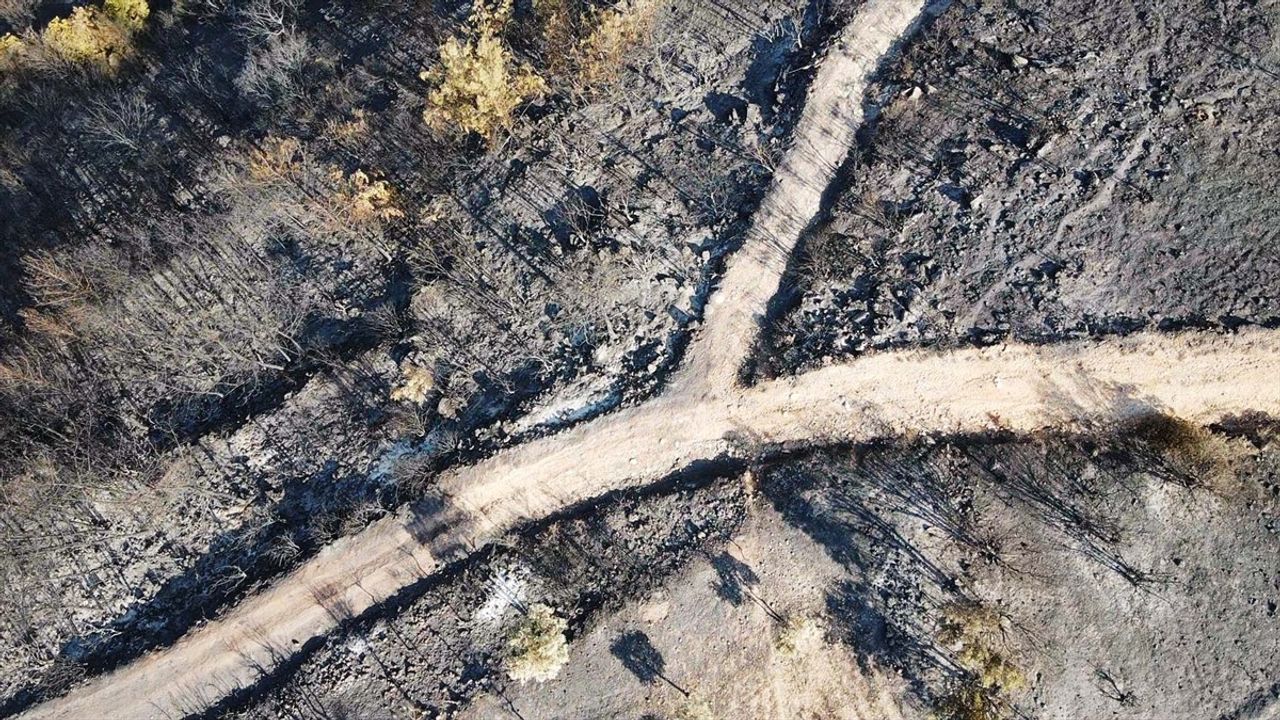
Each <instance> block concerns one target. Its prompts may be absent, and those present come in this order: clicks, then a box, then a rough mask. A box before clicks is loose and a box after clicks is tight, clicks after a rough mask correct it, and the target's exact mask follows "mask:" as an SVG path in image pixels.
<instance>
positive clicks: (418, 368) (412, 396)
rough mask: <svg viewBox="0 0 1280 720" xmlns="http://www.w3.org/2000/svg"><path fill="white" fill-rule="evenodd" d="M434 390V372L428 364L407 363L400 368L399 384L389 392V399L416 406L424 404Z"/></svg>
mask: <svg viewBox="0 0 1280 720" xmlns="http://www.w3.org/2000/svg"><path fill="white" fill-rule="evenodd" d="M435 388H436V377H435V371H434V370H433V369H432V368H431V367H430V365H429V364H428V365H419V364H417V363H413V362H407V363H404V364H403V365H401V366H400V382H399V383H398V384H397V385H396V387H395V389H393V390H392V391H391V399H392V400H395V401H396V402H407V403H412V404H418V403H422V402H425V401H426V399H427V397H428V396H429V395H430V394H431V391H433V390H435Z"/></svg>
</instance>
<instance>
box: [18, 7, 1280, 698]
mask: <svg viewBox="0 0 1280 720" xmlns="http://www.w3.org/2000/svg"><path fill="white" fill-rule="evenodd" d="M920 12H921V3H920V2H915V1H909V0H871V2H869V3H867V4H866V5H864V6H863V8H862V10H861V11H860V13H859V15H858V16H857V17H856V18H855V19H854V20H853V22H852V23H851V24H850V26H849V28H848V29H847V30H846V31H845V33H844V35H843V37H842V39H841V40H840V41H839V42H838V43H837V45H836V46H835V47H834V48H833V49H832V50H831V52H830V54H829V56H828V58H827V59H826V61H825V62H824V64H823V66H822V68H821V69H820V70H819V73H818V76H817V78H816V79H815V81H814V86H813V88H812V89H811V91H810V102H809V103H808V104H807V105H806V107H805V110H804V115H803V117H802V119H801V121H800V123H799V125H798V130H797V136H796V140H795V146H794V148H793V151H792V153H791V155H790V156H789V157H788V159H787V161H786V162H784V163H783V167H782V168H780V170H779V177H778V180H777V181H776V182H775V184H774V186H773V187H772V188H771V190H770V193H769V195H768V196H767V197H766V199H765V201H764V203H763V204H762V206H761V210H760V215H759V216H758V218H757V223H756V224H757V227H756V229H755V230H753V232H752V234H751V235H750V236H749V237H748V239H747V242H746V244H745V245H744V247H743V249H742V250H741V251H740V253H739V254H738V255H736V256H735V258H734V260H733V261H732V262H731V263H730V266H729V268H728V270H727V272H726V274H725V277H724V279H723V281H722V283H721V287H720V289H719V292H718V293H717V294H716V296H715V297H716V300H715V301H713V303H712V304H711V305H710V306H709V307H708V311H707V317H706V323H705V326H704V328H703V330H702V332H701V334H700V336H699V337H698V338H697V339H696V340H695V342H694V343H693V345H692V347H691V349H690V353H691V354H690V359H689V362H688V364H687V365H686V367H685V368H684V369H683V370H681V371H680V373H679V374H678V375H677V377H676V378H675V380H674V382H673V384H672V387H671V388H669V390H668V392H667V393H666V394H664V395H663V396H661V397H659V398H656V399H654V400H652V401H650V402H648V403H646V404H644V405H641V406H638V407H635V408H629V409H626V410H623V411H620V412H617V413H614V414H612V415H607V416H605V417H602V418H599V419H597V420H594V421H592V422H588V423H585V424H583V425H580V426H578V427H576V428H573V429H570V430H568V431H566V432H563V433H560V434H557V435H554V436H551V437H548V438H544V439H541V440H538V441H535V442H532V443H529V444H527V445H523V446H520V447H517V448H514V449H511V450H509V451H506V452H503V453H500V454H499V455H497V456H495V457H493V458H491V459H489V460H486V461H484V462H481V463H478V464H476V465H474V466H470V467H465V468H459V469H456V470H454V471H451V472H449V473H447V474H445V475H444V476H443V477H441V478H440V480H439V495H438V497H436V498H434V499H433V500H431V501H424V502H422V503H419V504H418V505H417V506H415V507H413V508H406V509H404V510H402V511H401V512H400V513H399V514H398V515H397V516H395V517H390V518H386V519H383V520H381V521H378V522H376V523H374V524H373V525H371V526H370V527H369V528H367V529H366V530H365V531H363V532H361V533H359V534H358V535H355V536H352V537H349V538H345V539H342V540H339V541H337V542H335V543H333V544H332V545H331V546H329V547H327V548H326V549H325V550H323V551H322V552H321V553H319V554H318V555H317V556H316V557H315V558H313V559H312V560H311V561H309V562H307V563H306V564H305V565H303V566H302V567H300V568H299V569H298V570H296V571H295V572H293V573H291V574H289V575H288V576H286V577H284V578H282V579H280V580H279V582H277V583H276V584H275V585H274V586H272V587H271V588H268V589H266V590H264V591H263V592H261V593H259V594H258V595H256V596H254V597H251V598H249V599H247V600H245V601H244V602H243V603H241V604H240V605H238V606H236V607H235V608H232V609H231V610H230V611H229V612H228V613H227V614H226V615H225V616H224V617H223V618H221V619H219V620H217V621H214V622H211V623H209V624H208V625H206V626H204V627H202V628H200V629H198V630H195V631H193V632H191V633H189V634H188V635H187V636H185V637H184V638H182V639H181V640H179V641H178V642H177V643H175V644H174V645H173V646H171V647H168V648H165V649H162V650H159V651H156V652H154V653H151V654H149V655H146V656H144V657H142V658H139V659H138V660H137V661H135V662H134V663H132V664H130V665H128V666H125V667H123V668H121V669H119V670H117V671H115V672H113V673H109V674H106V675H103V676H100V677H97V678H95V679H93V680H91V681H89V682H88V683H86V684H85V685H83V686H81V687H80V688H78V689H76V690H74V691H73V692H71V693H70V694H68V695H67V696H66V697H63V698H60V699H57V700H53V701H51V702H49V703H46V704H44V705H41V706H37V707H35V708H33V709H31V710H30V711H29V712H28V713H27V716H29V717H32V718H86V717H112V718H153V717H157V718H158V717H175V716H181V715H185V714H189V713H195V712H199V711H202V710H204V709H207V708H208V707H210V706H212V705H213V704H215V703H216V702H217V701H218V700H220V699H221V698H223V697H225V696H226V695H227V694H228V693H231V692H233V691H235V690H239V689H243V688H246V687H250V686H252V684H253V683H255V682H257V681H258V680H259V679H260V678H261V677H262V676H263V675H264V674H266V673H269V672H270V671H272V670H273V669H275V668H277V667H278V666H279V665H280V664H281V663H282V662H283V661H285V660H286V659H288V658H290V657H291V656H293V655H295V654H296V653H298V652H299V651H300V650H301V649H302V647H303V646H304V645H305V644H307V643H308V642H309V641H312V640H314V639H316V638H318V637H321V636H323V635H325V634H327V633H329V632H330V631H332V630H333V629H334V628H336V627H337V626H338V625H339V624H340V623H341V622H343V621H344V620H346V619H348V618H350V617H352V616H356V615H359V614H361V613H363V612H365V611H367V610H369V609H370V608H372V607H375V606H376V605H378V604H380V603H383V602H385V601H387V600H388V599H390V598H393V597H394V596H396V594H397V593H399V592H401V591H403V590H405V589H406V588H407V587H409V586H410V585H412V584H414V583H415V582H417V581H419V580H421V579H423V578H426V577H429V576H430V575H431V574H433V573H434V572H436V571H437V570H438V569H440V568H441V566H442V565H443V564H446V563H449V562H453V561H456V560H458V559H461V558H463V557H465V556H467V555H468V554H470V553H471V552H473V551H474V550H475V549H476V548H477V547H479V546H481V545H484V544H486V543H490V542H493V541H495V540H498V539H500V538H501V537H502V536H503V535H505V534H507V533H509V532H510V531H511V530H512V529H514V528H516V527H518V526H520V525H523V524H526V523H529V522H533V521H537V520H540V519H544V518H546V517H548V516H550V515H553V514H555V513H557V512H560V511H564V510H566V509H569V508H572V507H574V506H576V505H579V504H581V503H584V502H587V501H589V500H592V499H594V498H599V497H600V496H602V495H605V494H607V493H610V492H613V491H617V490H623V489H627V488H635V487H641V486H644V485H647V484H649V483H651V482H653V481H655V480H658V479H660V478H662V477H664V476H667V475H669V474H670V473H672V472H673V471H675V470H678V469H680V468H682V467H685V466H687V465H688V464H689V463H691V462H693V461H696V460H699V459H708V458H715V457H723V456H746V455H749V454H755V453H757V452H759V451H760V450H761V449H764V448H767V447H769V446H771V445H776V444H799V443H804V444H819V443H824V442H830V441H833V440H834V441H855V442H856V441H865V440H874V439H877V438H883V437H887V436H891V435H895V434H898V433H900V432H902V431H904V430H914V431H919V432H977V431H984V430H990V429H993V428H1003V429H1010V430H1016V431H1031V430H1036V429H1040V428H1044V427H1049V426H1054V425H1059V424H1061V423H1063V422H1068V421H1075V420H1092V419H1098V420H1107V419H1114V418H1121V419H1123V418H1125V417H1130V416H1133V415H1137V414H1141V413H1149V412H1152V411H1154V410H1158V411H1169V412H1173V413H1176V414H1178V415H1181V416H1183V417H1187V418H1190V419H1194V420H1200V421H1206V420H1211V419H1216V418H1218V417H1221V416H1224V415H1228V414H1233V413H1240V412H1243V411H1246V410H1264V411H1269V412H1280V383H1276V382H1275V378H1277V377H1280V333H1276V332H1267V331H1251V332H1244V333H1239V334H1235V335H1230V336H1219V335H1213V334H1208V333H1200V334H1196V333H1192V334H1182V335H1140V336H1136V337H1132V338H1128V339H1123V340H1111V341H1105V342H1091V343H1076V344H1067V345H1060V346H1048V347H1028V346H1018V345H1015V346H1007V347H998V348H987V349H971V350H960V351H954V352H949V353H936V352H934V353H927V352H909V353H894V354H886V355H880V356H872V357H868V358H863V359H860V360H858V361H856V362H854V363H852V364H850V365H846V366H841V367H832V368H827V369H823V370H818V371H815V372H812V373H808V374H806V375H802V376H800V377H797V378H787V379H782V380H777V381H773V382H769V383H765V384H762V385H759V386H756V387H754V388H751V389H741V388H737V387H735V385H734V378H735V377H736V375H737V370H738V366H739V364H740V363H741V362H742V361H743V360H744V359H745V358H746V357H747V354H748V352H749V350H750V347H751V345H752V343H753V342H754V339H755V336H756V334H757V332H758V330H759V317H760V316H761V315H762V313H763V310H764V307H765V305H766V303H767V302H768V301H769V299H770V298H771V297H772V295H773V294H774V292H775V291H776V289H777V286H778V283H779V281H780V279H781V276H782V273H783V271H784V269H785V266H786V262H787V257H788V255H789V254H790V251H791V249H792V248H793V247H794V245H795V243H796V242H797V241H798V239H799V236H800V234H801V233H802V232H803V230H804V228H805V227H806V226H807V225H808V223H809V222H810V220H811V219H812V217H813V215H814V213H816V212H817V210H818V208H819V203H820V200H821V195H822V192H823V191H824V189H825V188H826V186H827V184H828V183H829V182H830V180H831V178H832V175H833V173H834V171H835V168H836V166H837V165H838V164H839V163H840V162H841V161H842V160H843V158H844V156H845V154H847V152H848V150H849V148H850V146H851V145H852V143H853V140H854V134H855V132H856V129H857V125H858V124H859V123H860V122H861V95H862V92H863V89H864V88H865V85H866V79H867V76H868V75H869V74H870V73H871V72H872V71H873V70H874V68H875V66H876V64H877V61H878V58H879V57H881V56H882V55H883V53H884V52H886V51H887V50H888V49H889V48H890V47H891V46H892V45H893V44H894V43H895V42H897V41H898V40H899V39H900V38H901V37H902V36H903V35H904V34H905V33H906V32H907V31H908V30H909V29H910V27H911V25H912V24H913V23H914V22H915V21H916V18H917V17H919V14H920Z"/></svg>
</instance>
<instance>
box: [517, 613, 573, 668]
mask: <svg viewBox="0 0 1280 720" xmlns="http://www.w3.org/2000/svg"><path fill="white" fill-rule="evenodd" d="M568 627H569V623H568V622H567V621H565V620H564V619H562V618H558V617H556V616H555V611H553V610H552V609H551V608H549V607H547V606H546V605H542V604H538V605H534V606H533V607H531V608H530V609H529V613H528V614H527V615H526V616H525V618H524V621H523V622H522V623H521V624H520V626H519V627H518V628H516V632H515V634H514V635H512V636H511V641H510V642H509V643H508V649H509V651H510V652H509V654H508V656H507V674H508V675H509V676H511V679H512V680H519V681H520V682H522V683H524V682H528V681H530V680H536V681H538V682H544V681H546V680H550V679H552V678H554V677H555V676H556V675H559V674H560V668H562V667H564V666H565V664H566V663H568V662H569V642H568V640H566V639H565V636H564V632H565V630H566V629H568Z"/></svg>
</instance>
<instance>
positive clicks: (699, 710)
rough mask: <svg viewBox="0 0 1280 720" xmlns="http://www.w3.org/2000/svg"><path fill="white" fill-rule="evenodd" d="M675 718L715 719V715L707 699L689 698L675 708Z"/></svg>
mask: <svg viewBox="0 0 1280 720" xmlns="http://www.w3.org/2000/svg"><path fill="white" fill-rule="evenodd" d="M675 720H716V716H715V713H713V712H712V711H711V705H709V704H708V703H707V701H705V700H696V699H693V698H689V699H688V700H685V701H684V703H683V704H681V705H680V709H678V710H676V717H675Z"/></svg>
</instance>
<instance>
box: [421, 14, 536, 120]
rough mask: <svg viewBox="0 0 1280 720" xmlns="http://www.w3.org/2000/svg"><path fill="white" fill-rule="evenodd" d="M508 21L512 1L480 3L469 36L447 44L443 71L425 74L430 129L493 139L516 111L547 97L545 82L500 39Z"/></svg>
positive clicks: (443, 50) (442, 52)
mask: <svg viewBox="0 0 1280 720" xmlns="http://www.w3.org/2000/svg"><path fill="white" fill-rule="evenodd" d="M510 19H511V0H499V1H498V2H486V0H476V4H475V7H474V9H473V10H472V13H471V18H470V20H469V22H468V28H467V30H466V32H465V34H463V35H462V36H461V37H453V38H450V39H449V40H447V41H445V43H444V45H442V46H441V47H440V64H439V67H438V68H436V69H435V70H433V71H431V72H427V73H424V74H423V79H425V80H426V81H427V82H429V83H431V85H432V86H433V90H432V91H431V93H430V94H429V95H428V96H427V109H426V111H425V112H424V113H423V119H424V120H425V121H426V122H427V124H428V125H430V126H432V127H434V128H437V129H441V130H447V131H453V132H458V133H460V134H466V133H475V134H477V135H480V136H482V137H484V138H486V139H490V140H491V139H493V138H494V137H495V136H496V135H497V134H498V133H499V132H501V131H503V130H506V129H508V128H510V127H511V125H512V123H513V122H514V118H515V112H516V109H517V108H519V107H520V106H521V105H522V104H524V103H525V102H528V101H529V100H533V99H535V98H538V97H541V96H542V94H543V93H545V92H546V89H547V85H546V82H544V81H543V79H542V77H541V76H539V75H538V74H537V73H536V72H534V70H533V68H531V67H529V66H528V65H527V64H525V63H521V62H519V61H517V60H516V58H515V56H514V55H513V54H512V52H511V49H510V48H509V47H508V46H507V44H506V43H505V42H504V41H503V39H502V31H503V29H504V28H505V27H506V25H507V23H508V22H509V21H510Z"/></svg>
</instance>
